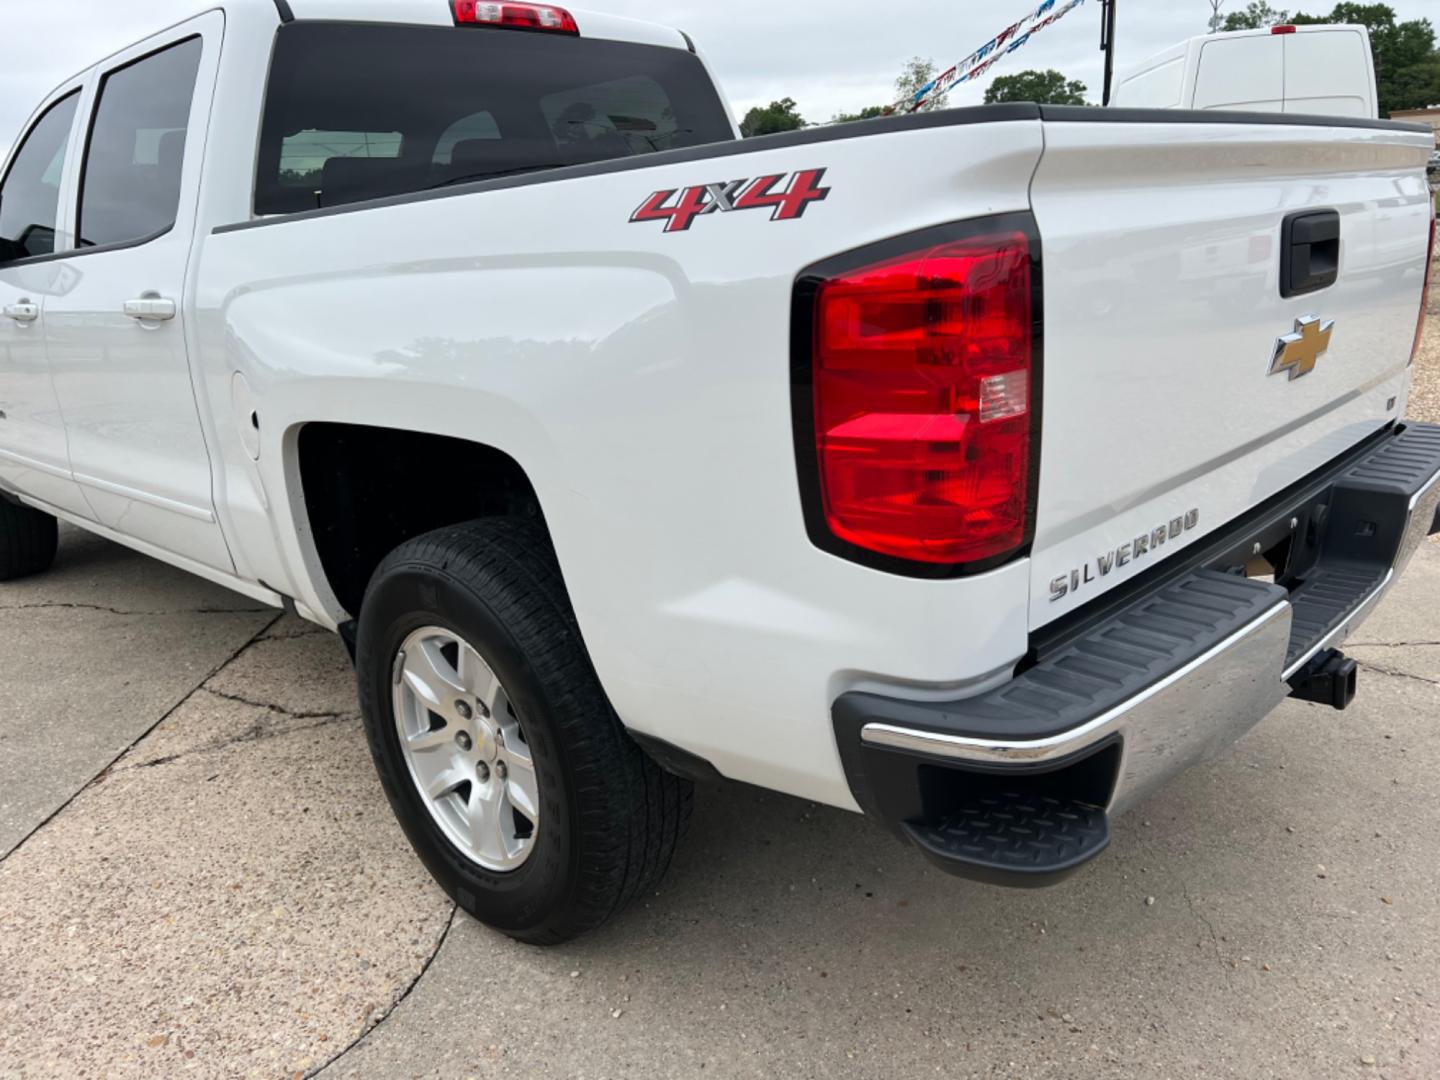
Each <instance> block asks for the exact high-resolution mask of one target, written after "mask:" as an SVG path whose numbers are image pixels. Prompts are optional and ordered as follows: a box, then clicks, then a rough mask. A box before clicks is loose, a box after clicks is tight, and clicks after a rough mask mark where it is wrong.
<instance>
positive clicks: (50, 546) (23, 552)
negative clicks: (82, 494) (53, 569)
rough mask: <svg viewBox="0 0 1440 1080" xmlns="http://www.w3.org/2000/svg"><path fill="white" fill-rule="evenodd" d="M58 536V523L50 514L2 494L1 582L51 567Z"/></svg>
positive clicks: (0, 509)
mask: <svg viewBox="0 0 1440 1080" xmlns="http://www.w3.org/2000/svg"><path fill="white" fill-rule="evenodd" d="M59 538H60V530H59V526H58V523H57V522H56V521H55V519H54V518H53V517H51V516H50V515H49V514H47V513H45V512H44V511H42V510H35V509H33V508H32V507H29V506H21V505H20V504H19V503H14V502H11V501H10V500H8V499H6V498H5V497H4V496H0V581H13V580H14V579H15V578H21V577H27V576H28V575H30V574H38V573H40V572H41V571H42V570H48V569H50V564H51V563H53V562H54V561H55V550H56V547H57V546H58V544H59Z"/></svg>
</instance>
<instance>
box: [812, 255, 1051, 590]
mask: <svg viewBox="0 0 1440 1080" xmlns="http://www.w3.org/2000/svg"><path fill="white" fill-rule="evenodd" d="M1031 235H1032V232H1031V230H1029V229H1026V228H1013V229H1001V230H997V231H994V232H986V233H984V234H980V235H971V236H966V237H963V238H959V239H955V240H950V241H948V242H942V243H938V244H935V245H934V246H929V247H925V248H922V249H921V250H917V251H914V252H912V253H909V254H904V255H900V256H898V257H892V258H888V259H885V260H883V261H879V262H875V263H871V264H868V265H864V266H861V267H859V268H857V269H854V270H849V271H846V272H843V273H840V274H838V275H834V276H830V277H828V278H826V279H825V280H823V281H822V282H820V283H819V285H818V289H817V291H816V293H815V301H814V328H813V350H812V351H813V356H812V365H813V367H812V391H813V417H814V440H815V453H816V459H817V465H818V473H819V477H818V479H819V488H820V500H821V503H822V507H823V513H824V519H825V524H826V526H827V527H828V529H829V531H830V532H831V533H832V534H833V535H834V536H835V537H836V538H838V539H840V540H842V541H844V542H845V543H847V544H852V545H855V546H857V547H859V548H863V549H865V550H866V551H870V552H875V553H877V554H880V555H885V556H890V557H893V558H898V559H903V560H907V561H910V562H919V563H928V564H943V565H947V566H952V567H958V566H961V565H963V564H969V563H975V562H983V561H986V560H993V559H996V558H997V557H999V556H1002V555H1006V554H1008V553H1012V552H1015V551H1017V550H1018V549H1020V548H1021V547H1023V546H1024V544H1025V543H1026V542H1027V540H1028V534H1027V529H1028V524H1029V519H1030V505H1029V501H1030V489H1031V465H1032V455H1033V454H1034V452H1035V450H1036V448H1035V447H1032V445H1031V439H1032V434H1031V433H1032V429H1033V423H1032V419H1033V417H1032V409H1033V408H1034V406H1035V401H1034V398H1035V390H1036V386H1035V374H1036V372H1035V365H1034V357H1033V351H1034V348H1035V345H1036V343H1035V341H1034V340H1033V335H1034V321H1035V318H1036V315H1037V314H1038V313H1037V312H1036V311H1035V310H1034V301H1033V300H1032V296H1033V290H1032V284H1033V283H1032V280H1031V277H1032V273H1033V269H1032V256H1034V255H1037V254H1038V251H1036V250H1035V248H1036V245H1035V243H1034V242H1033V241H1032V239H1031Z"/></svg>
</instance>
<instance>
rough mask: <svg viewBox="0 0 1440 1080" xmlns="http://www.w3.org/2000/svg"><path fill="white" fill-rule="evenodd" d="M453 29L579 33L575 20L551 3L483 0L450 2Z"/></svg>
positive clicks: (454, 0) (456, 0) (568, 13)
mask: <svg viewBox="0 0 1440 1080" xmlns="http://www.w3.org/2000/svg"><path fill="white" fill-rule="evenodd" d="M453 6H454V10H455V24H456V25H457V26H496V27H502V28H505V29H509V30H548V31H550V32H552V33H556V34H579V33H580V27H579V26H577V25H576V23H575V18H574V16H572V15H571V14H570V12H568V11H566V10H565V9H564V8H559V7H555V6H554V5H553V4H506V3H487V2H486V0H453Z"/></svg>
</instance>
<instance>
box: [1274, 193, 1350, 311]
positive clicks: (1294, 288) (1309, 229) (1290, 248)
mask: <svg viewBox="0 0 1440 1080" xmlns="http://www.w3.org/2000/svg"><path fill="white" fill-rule="evenodd" d="M1339 276H1340V211H1338V210H1302V211H1301V212H1300V213H1298V214H1291V215H1290V216H1289V217H1287V218H1286V219H1285V224H1284V225H1283V226H1281V228H1280V295H1281V296H1286V297H1288V296H1304V295H1305V294H1306V293H1312V292H1319V291H1320V290H1321V289H1328V288H1329V287H1330V286H1331V285H1334V284H1335V279H1336V278H1338V277H1339Z"/></svg>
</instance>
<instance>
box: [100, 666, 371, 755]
mask: <svg viewBox="0 0 1440 1080" xmlns="http://www.w3.org/2000/svg"><path fill="white" fill-rule="evenodd" d="M260 640H267V639H256V641H252V642H251V643H250V644H251V645H252V646H253V645H255V644H256V643H257V642H258V641H260ZM197 693H206V694H209V695H210V696H211V697H217V698H220V699H221V700H222V701H233V702H235V703H236V704H237V705H247V706H249V707H250V708H252V709H264V710H265V711H266V712H269V713H271V714H273V715H275V716H283V717H284V718H285V719H287V720H302V721H303V720H312V721H318V722H317V723H309V724H299V725H291V726H288V727H275V726H273V725H270V724H266V723H265V722H264V721H263V720H256V721H255V722H254V723H252V724H250V725H249V726H248V727H247V728H245V730H243V731H240V732H238V733H236V734H234V735H230V736H227V737H226V738H223V739H219V740H217V741H215V742H211V743H206V744H205V745H203V746H197V747H194V748H193V749H190V750H184V751H181V752H180V753H178V754H167V755H165V756H164V757H158V758H155V759H154V760H153V761H139V762H136V763H135V764H134V765H123V764H117V765H116V766H115V771H117V772H128V771H129V770H131V769H153V768H156V767H157V766H160V765H170V764H173V763H174V762H177V761H181V760H184V759H186V758H190V757H194V756H195V755H197V754H213V753H216V752H217V751H220V750H227V749H229V748H230V747H232V746H240V745H242V744H244V743H254V742H261V741H263V740H265V739H274V738H278V737H280V736H282V735H293V734H296V733H300V732H306V731H315V730H317V729H319V728H323V727H328V726H329V725H330V724H337V723H340V722H342V721H346V720H356V719H358V718H359V713H355V712H334V711H323V712H322V711H309V710H299V709H288V708H286V707H285V706H284V705H277V704H275V703H274V702H271V701H255V700H254V699H253V698H247V697H245V696H244V695H242V694H232V693H229V692H227V691H224V690H216V689H215V688H214V687H211V686H199V687H197V688H196V689H195V690H193V691H191V694H190V696H191V697H194V696H195V694H197Z"/></svg>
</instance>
